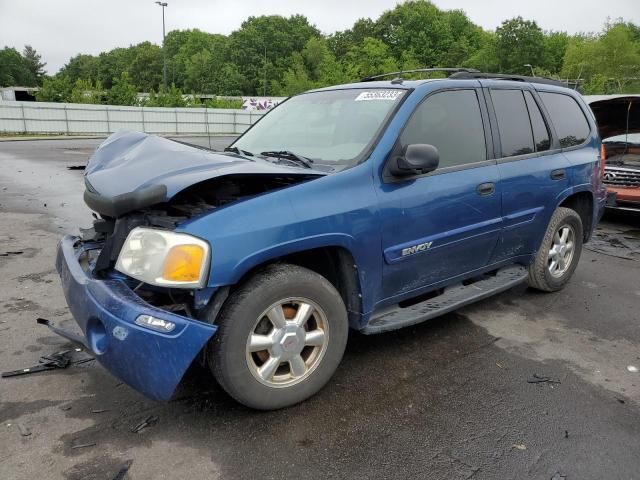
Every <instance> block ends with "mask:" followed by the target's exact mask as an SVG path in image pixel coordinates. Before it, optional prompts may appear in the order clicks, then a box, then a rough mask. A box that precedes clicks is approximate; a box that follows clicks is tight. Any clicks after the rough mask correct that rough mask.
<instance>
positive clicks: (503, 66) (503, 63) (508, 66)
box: [496, 17, 544, 75]
mask: <svg viewBox="0 0 640 480" xmlns="http://www.w3.org/2000/svg"><path fill="white" fill-rule="evenodd" d="M543 45H544V33H543V32H542V30H541V29H540V27H538V24H537V23H536V22H534V21H530V20H524V19H523V18H522V17H516V18H512V19H511V20H505V21H504V22H502V24H501V25H500V26H499V27H498V28H497V29H496V59H497V61H498V67H499V69H500V71H501V72H506V73H517V74H521V75H527V74H529V75H530V74H531V69H530V67H525V66H524V65H526V64H530V65H533V66H534V67H536V66H541V65H542V64H543V60H544V48H543Z"/></svg>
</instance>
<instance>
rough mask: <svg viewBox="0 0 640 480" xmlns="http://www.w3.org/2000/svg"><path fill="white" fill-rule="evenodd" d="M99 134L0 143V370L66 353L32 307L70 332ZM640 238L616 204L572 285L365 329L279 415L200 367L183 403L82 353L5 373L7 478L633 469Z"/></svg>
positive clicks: (557, 475)
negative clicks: (63, 261) (74, 274)
mask: <svg viewBox="0 0 640 480" xmlns="http://www.w3.org/2000/svg"><path fill="white" fill-rule="evenodd" d="M196 141H198V142H199V143H200V144H203V145H205V146H208V140H207V139H206V138H204V139H202V138H200V139H196ZM229 141H230V139H229V138H214V139H213V142H214V144H213V145H212V146H213V147H214V148H223V147H224V146H225V145H226V144H227V143H228V142H229ZM98 143H99V140H44V141H29V142H25V141H22V142H2V143H0V165H1V168H0V278H2V281H1V282H2V283H1V285H2V288H1V289H0V368H1V369H2V371H7V370H15V369H19V368H23V367H27V366H32V365H36V364H37V363H38V359H39V358H40V357H41V356H42V355H48V354H51V353H54V352H58V351H61V350H66V349H69V348H70V345H69V344H68V343H66V342H65V341H64V340H63V339H62V338H59V337H57V336H55V335H53V334H51V333H50V332H49V331H48V330H47V329H46V328H45V327H43V326H39V325H36V323H35V319H36V318H37V317H44V318H49V319H52V320H54V321H56V322H58V323H60V324H61V325H63V326H68V327H69V326H73V321H72V319H71V317H70V315H69V312H68V310H67V308H66V305H65V302H64V298H63V296H62V292H61V290H60V287H59V283H58V279H57V275H56V273H55V271H54V255H55V248H56V242H57V240H58V238H59V237H60V236H61V235H62V234H63V232H67V231H73V230H75V229H77V228H78V227H79V226H84V225H87V224H89V223H90V221H91V217H90V212H89V211H88V210H87V209H86V207H85V206H84V204H83V203H82V191H83V184H82V171H79V170H69V169H67V167H70V166H76V165H83V164H84V163H86V160H87V158H88V156H89V155H90V153H91V151H92V150H93V149H94V148H95V147H96V146H97V144H98ZM639 249H640V216H634V215H624V216H620V215H616V216H611V215H608V216H607V217H606V218H605V221H604V222H603V224H602V225H601V227H600V228H599V230H598V232H597V235H596V238H595V241H594V242H593V243H591V244H589V245H588V249H585V250H584V251H583V256H582V259H581V262H580V265H579V267H578V269H577V271H576V274H575V276H574V278H573V279H572V281H571V282H570V284H569V285H568V286H567V287H566V288H565V289H564V290H563V291H562V292H559V293H555V294H541V293H538V292H535V291H531V290H528V289H526V288H525V287H523V286H520V287H516V288H514V289H512V290H510V291H508V292H505V293H503V294H501V295H499V296H496V297H494V298H491V299H488V300H486V301H483V302H480V303H477V304H475V305H472V306H469V307H466V308H464V309H462V310H460V311H458V312H456V313H453V314H449V315H446V316H444V317H441V318H439V319H436V320H433V321H431V322H428V323H425V324H422V325H418V326H416V327H414V328H408V329H405V330H401V331H397V332H392V333H388V334H383V335H377V336H371V337H367V336H363V335H359V334H352V335H351V337H350V340H349V344H348V347H347V352H346V354H345V358H344V361H343V363H342V365H341V367H340V368H339V370H338V372H337V373H336V375H335V377H334V378H333V380H332V381H331V382H330V383H329V385H328V386H327V387H326V388H325V389H324V390H322V391H321V392H320V393H319V394H318V395H316V396H315V397H313V398H312V399H311V400H309V401H307V402H305V403H303V404H301V405H298V406H295V407H293V408H289V409H286V410H282V411H277V412H266V413H265V412H254V411H251V410H248V409H246V408H244V407H242V406H239V405H237V404H236V403H234V402H233V401H232V400H230V399H229V398H228V397H227V396H226V395H225V394H224V392H222V391H221V390H220V389H219V387H217V386H216V385H215V383H214V381H213V380H212V378H211V376H210V375H209V373H208V371H206V370H204V369H202V368H199V367H197V366H196V367H194V368H192V370H191V371H190V372H189V374H188V377H187V378H186V379H185V382H184V385H183V386H182V387H181V390H180V392H179V394H178V396H177V399H176V400H174V401H172V402H170V403H157V402H153V401H151V400H148V399H146V398H144V397H143V396H141V395H140V394H138V393H137V392H135V391H134V390H132V389H130V388H129V387H127V386H126V385H123V384H121V383H120V382H118V380H117V379H115V378H114V377H112V376H111V375H110V374H109V373H108V372H106V371H105V370H104V369H102V367H100V366H99V365H97V364H96V362H95V361H83V359H85V358H86V355H85V354H84V353H82V352H75V351H72V352H70V354H72V364H71V366H70V367H68V368H66V369H64V370H52V371H48V372H42V373H36V374H32V375H26V376H21V377H14V378H3V379H0V420H1V423H0V479H33V478H46V479H49V478H51V479H58V478H65V479H78V480H79V479H97V480H99V479H105V480H111V479H113V478H115V477H116V476H117V475H118V474H119V473H123V472H124V470H126V467H127V466H130V468H129V471H128V474H127V475H128V476H127V477H126V478H131V479H164V478H166V479H177V478H193V479H199V478H209V479H215V478H221V479H245V478H261V479H283V478H287V479H288V478H296V479H299V478H304V479H307V478H322V479H325V478H340V479H342V478H356V477H357V478H384V479H387V478H390V479H391V478H402V479H407V478H428V479H448V480H450V479H471V478H473V479H523V478H535V479H554V480H558V479H562V478H567V479H581V480H583V479H602V478H607V479H618V478H619V479H635V478H638V477H639V476H640V473H639V472H640V456H639V455H638V452H640V373H636V372H631V371H629V370H628V369H627V367H628V366H638V367H640V314H639V313H638V312H639V311H640V308H639V307H640V253H639ZM18 252H21V253H18ZM5 254H6V255H5ZM145 422H146V423H145ZM141 425H142V426H141ZM136 427H138V428H136ZM135 430H137V431H135Z"/></svg>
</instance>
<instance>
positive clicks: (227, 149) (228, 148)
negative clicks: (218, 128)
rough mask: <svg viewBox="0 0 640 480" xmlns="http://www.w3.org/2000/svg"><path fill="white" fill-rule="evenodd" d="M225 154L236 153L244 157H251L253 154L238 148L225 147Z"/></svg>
mask: <svg viewBox="0 0 640 480" xmlns="http://www.w3.org/2000/svg"><path fill="white" fill-rule="evenodd" d="M224 151H225V152H231V153H237V154H238V155H242V156H244V157H253V156H254V155H253V153H251V152H249V151H247V150H240V149H239V148H238V147H226V148H225V149H224Z"/></svg>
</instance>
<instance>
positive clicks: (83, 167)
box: [67, 165, 86, 170]
mask: <svg viewBox="0 0 640 480" xmlns="http://www.w3.org/2000/svg"><path fill="white" fill-rule="evenodd" d="M85 168H86V167H85V165H71V166H69V167H67V170H84V169H85Z"/></svg>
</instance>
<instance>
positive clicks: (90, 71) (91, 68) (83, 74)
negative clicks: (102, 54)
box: [59, 54, 111, 85]
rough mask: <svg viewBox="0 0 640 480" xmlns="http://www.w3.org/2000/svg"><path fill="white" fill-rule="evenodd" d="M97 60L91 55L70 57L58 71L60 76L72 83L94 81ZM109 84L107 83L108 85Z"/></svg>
mask: <svg viewBox="0 0 640 480" xmlns="http://www.w3.org/2000/svg"><path fill="white" fill-rule="evenodd" d="M98 69H99V60H98V57H95V56H93V55H85V54H79V55H76V56H74V57H71V59H69V61H68V62H67V63H66V64H65V65H64V66H63V67H62V68H61V69H60V72H59V73H60V74H61V75H65V76H67V77H69V79H70V80H71V81H72V82H74V83H75V82H76V80H79V79H83V80H91V81H96V80H98V78H99V75H98ZM110 84H111V83H110V82H109V85H110Z"/></svg>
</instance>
